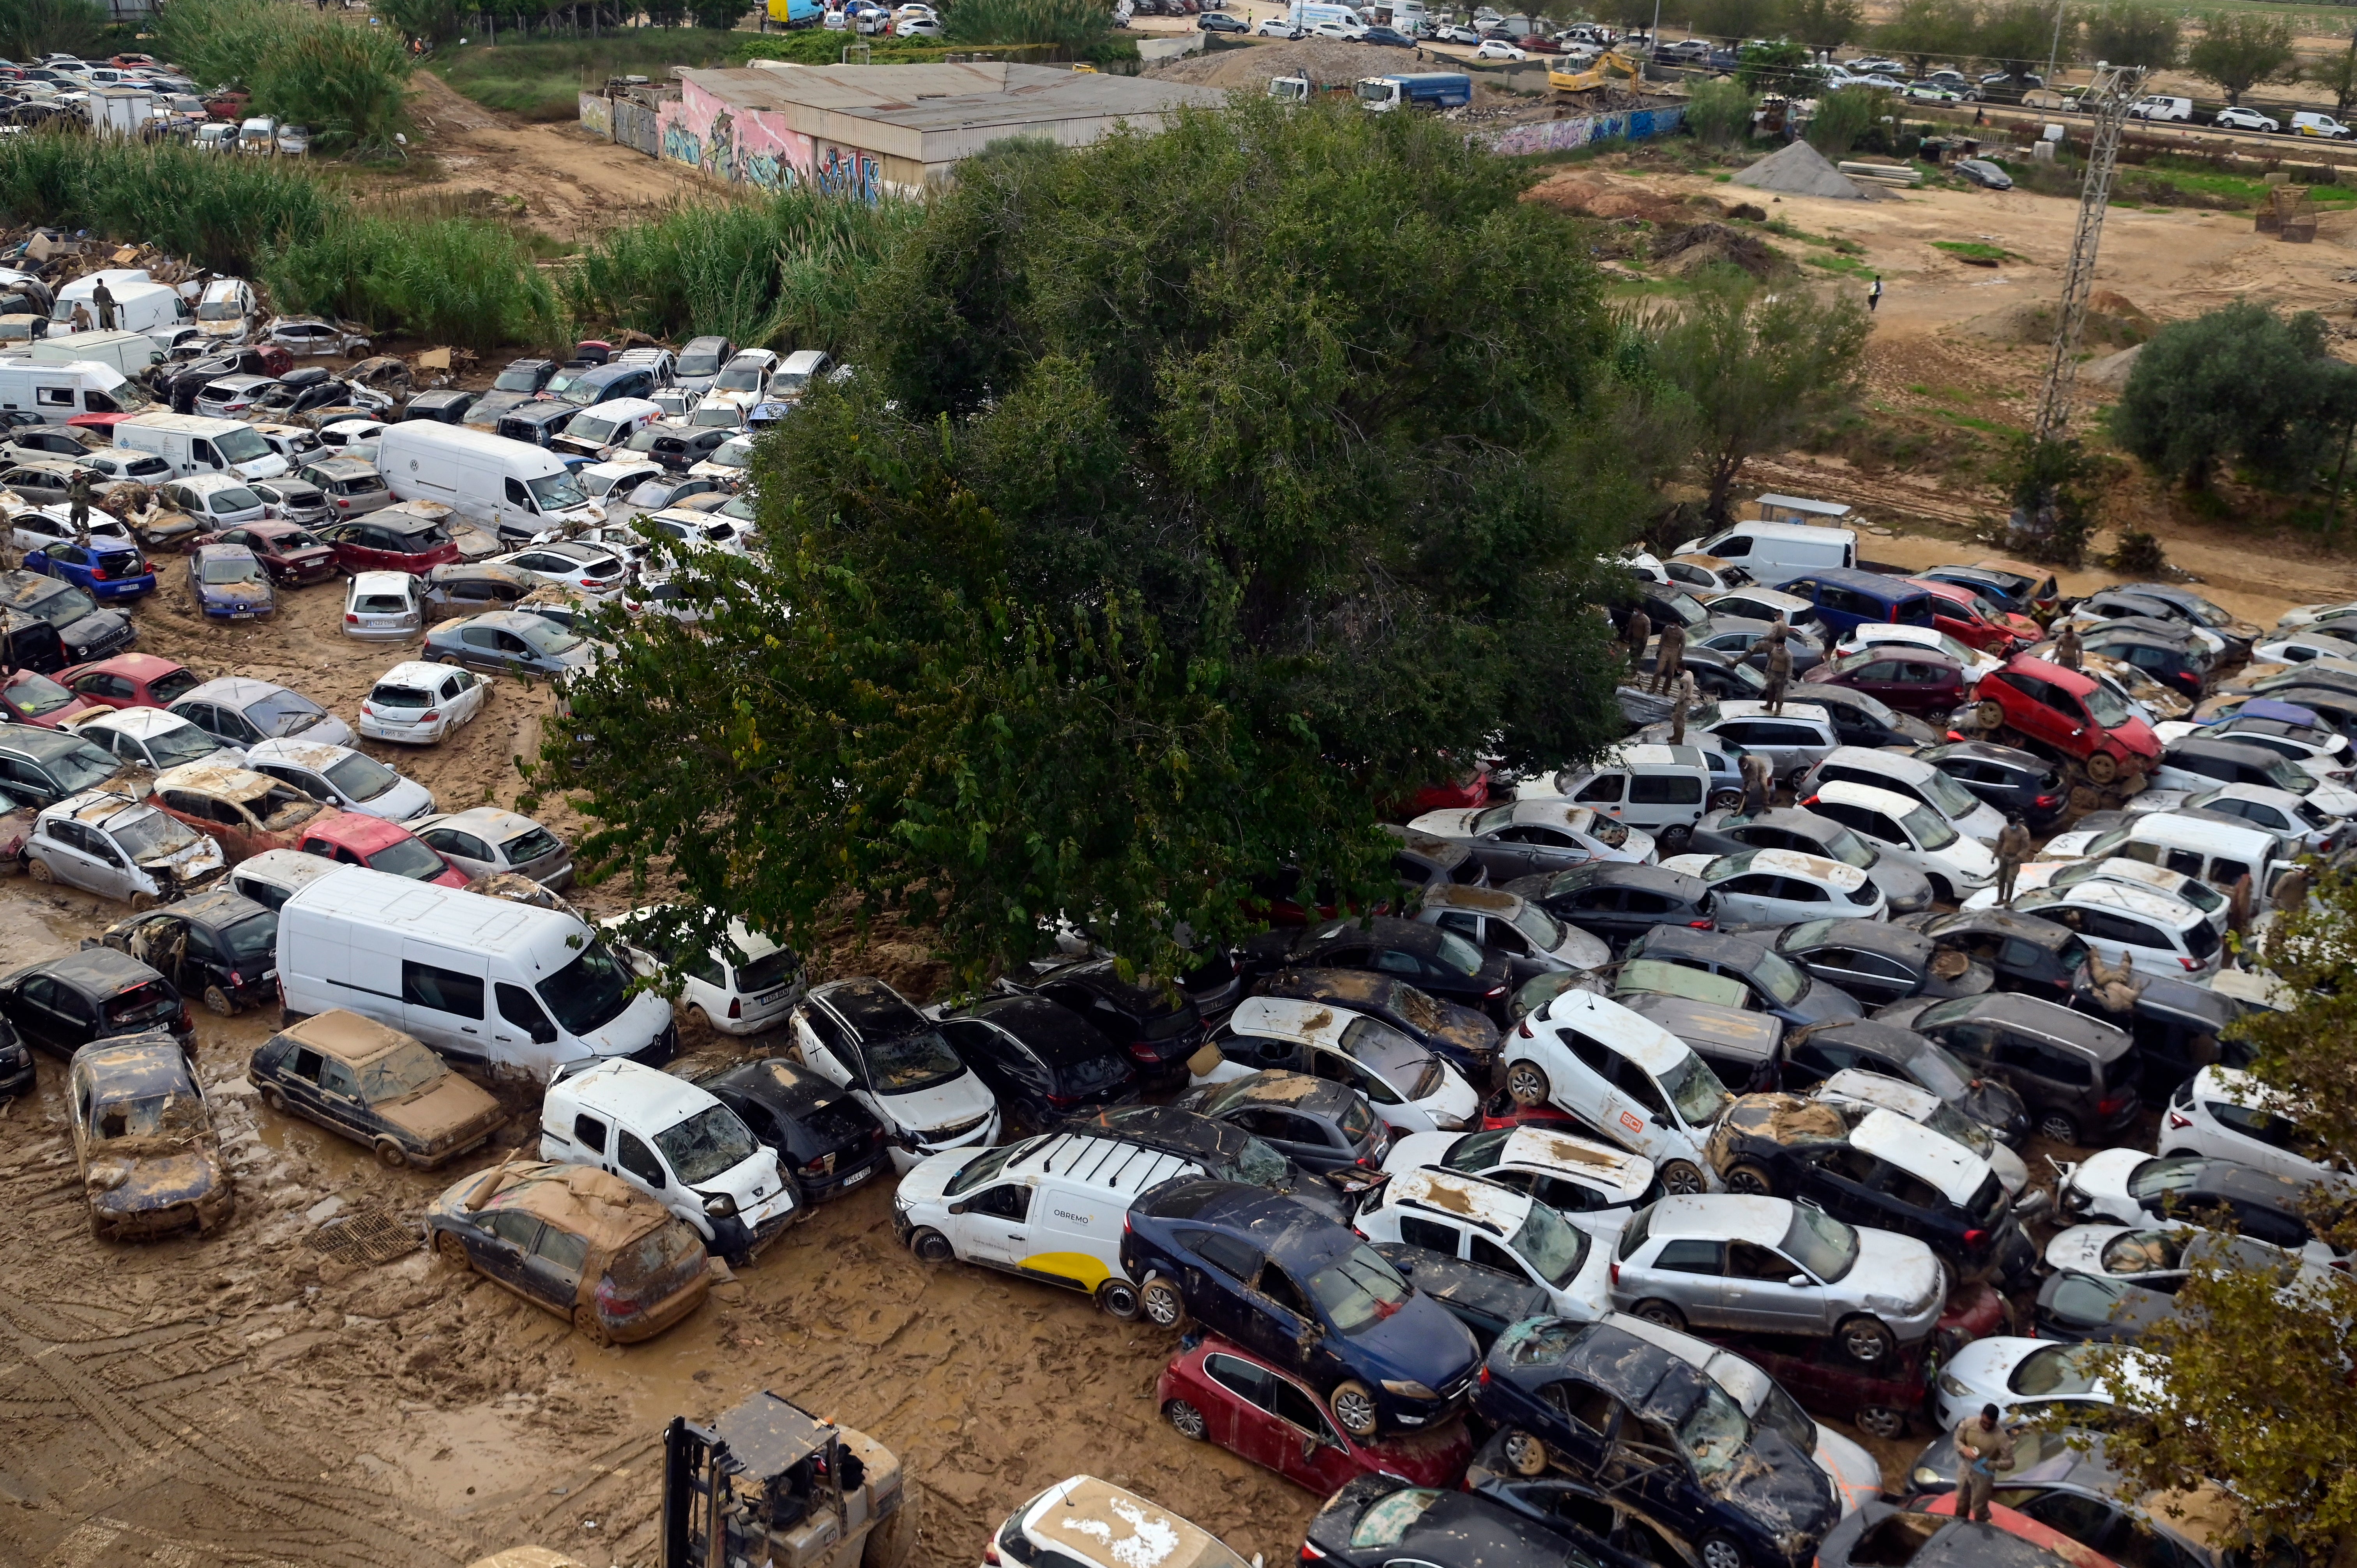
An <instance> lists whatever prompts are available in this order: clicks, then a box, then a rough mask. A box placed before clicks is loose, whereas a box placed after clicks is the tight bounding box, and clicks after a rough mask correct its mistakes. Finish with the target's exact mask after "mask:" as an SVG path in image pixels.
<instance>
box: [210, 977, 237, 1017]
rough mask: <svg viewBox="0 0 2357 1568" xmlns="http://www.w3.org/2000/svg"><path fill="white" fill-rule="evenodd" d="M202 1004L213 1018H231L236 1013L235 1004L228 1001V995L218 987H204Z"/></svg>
mask: <svg viewBox="0 0 2357 1568" xmlns="http://www.w3.org/2000/svg"><path fill="white" fill-rule="evenodd" d="M204 1004H205V1011H206V1012H208V1013H210V1014H212V1015H214V1016H215V1017H220V1018H227V1017H231V1016H233V1015H235V1014H236V1012H237V1004H235V1003H233V1002H231V1000H230V999H229V993H228V992H226V991H223V990H222V989H221V987H220V986H218V985H208V986H206V987H205V994H204Z"/></svg>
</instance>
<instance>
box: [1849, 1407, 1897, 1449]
mask: <svg viewBox="0 0 2357 1568" xmlns="http://www.w3.org/2000/svg"><path fill="white" fill-rule="evenodd" d="M1850 1419H1851V1420H1852V1421H1853V1422H1854V1423H1856V1424H1857V1429H1858V1430H1859V1431H1860V1432H1863V1433H1865V1434H1867V1436H1868V1437H1878V1438H1880V1439H1882V1441H1883V1442H1885V1443H1896V1442H1898V1441H1899V1440H1900V1438H1902V1437H1904V1436H1906V1435H1907V1427H1908V1419H1907V1412H1905V1411H1903V1410H1900V1409H1899V1408H1898V1407H1897V1406H1895V1405H1887V1404H1870V1405H1867V1406H1865V1407H1864V1408H1863V1409H1861V1410H1859V1411H1858V1412H1857V1414H1856V1415H1854V1416H1852V1417H1851V1418H1850Z"/></svg>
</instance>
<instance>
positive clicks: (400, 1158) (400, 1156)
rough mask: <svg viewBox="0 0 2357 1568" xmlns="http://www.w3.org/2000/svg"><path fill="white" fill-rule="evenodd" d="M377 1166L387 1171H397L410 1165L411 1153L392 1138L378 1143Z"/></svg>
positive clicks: (383, 1139)
mask: <svg viewBox="0 0 2357 1568" xmlns="http://www.w3.org/2000/svg"><path fill="white" fill-rule="evenodd" d="M376 1160H377V1164H379V1165H382V1166H384V1168H385V1169H387V1170H392V1171H397V1170H399V1169H401V1168H402V1167H403V1166H404V1165H407V1164H409V1151H408V1150H406V1149H404V1148H403V1147H402V1146H401V1145H400V1144H396V1143H394V1142H393V1140H392V1139H390V1138H379V1139H378V1140H377V1141H376Z"/></svg>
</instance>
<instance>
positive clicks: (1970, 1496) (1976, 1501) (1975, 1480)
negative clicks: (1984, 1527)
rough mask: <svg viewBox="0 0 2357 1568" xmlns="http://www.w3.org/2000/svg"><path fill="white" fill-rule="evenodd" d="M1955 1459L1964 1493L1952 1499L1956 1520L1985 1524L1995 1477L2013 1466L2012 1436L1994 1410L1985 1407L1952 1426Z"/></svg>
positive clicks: (1989, 1406)
mask: <svg viewBox="0 0 2357 1568" xmlns="http://www.w3.org/2000/svg"><path fill="white" fill-rule="evenodd" d="M1956 1457H1957V1458H1958V1459H1959V1460H1961V1461H1962V1462H1963V1473H1962V1474H1961V1475H1960V1476H1959V1477H1957V1479H1958V1480H1959V1481H1960V1482H1961V1483H1962V1486H1963V1489H1964V1495H1963V1496H1962V1497H1960V1498H1957V1499H1956V1517H1957V1518H1958V1519H1969V1520H1976V1521H1978V1522H1979V1523H1982V1524H1986V1523H1987V1522H1988V1521H1989V1493H1990V1492H1991V1491H1993V1490H1994V1489H1995V1488H1996V1473H1997V1472H1998V1471H1999V1470H2001V1469H2006V1468H2009V1467H2010V1466H2012V1464H2013V1434H2012V1433H2010V1432H2007V1430H2006V1429H2005V1423H2004V1422H2003V1421H2002V1420H2000V1419H1999V1418H1998V1415H1997V1409H1996V1406H1995V1405H1993V1404H1985V1405H1983V1406H1981V1412H1980V1414H1978V1415H1968V1416H1966V1417H1965V1418H1964V1420H1963V1421H1961V1422H1958V1423H1956Z"/></svg>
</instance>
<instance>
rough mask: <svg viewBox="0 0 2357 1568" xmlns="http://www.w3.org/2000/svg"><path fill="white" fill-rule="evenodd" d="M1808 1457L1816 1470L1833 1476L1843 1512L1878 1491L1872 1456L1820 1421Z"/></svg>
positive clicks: (1877, 1473)
mask: <svg viewBox="0 0 2357 1568" xmlns="http://www.w3.org/2000/svg"><path fill="white" fill-rule="evenodd" d="M1812 1457H1813V1458H1814V1459H1815V1460H1816V1462H1817V1468H1818V1469H1820V1470H1823V1471H1824V1473H1825V1474H1826V1475H1828V1476H1830V1477H1833V1483H1834V1489H1835V1491H1838V1492H1839V1493H1840V1494H1841V1511H1842V1512H1843V1513H1844V1514H1852V1513H1856V1512H1857V1506H1858V1504H1860V1503H1862V1502H1865V1501H1866V1500H1867V1498H1873V1497H1876V1496H1878V1495H1879V1494H1880V1493H1881V1491H1882V1466H1880V1465H1878V1464H1876V1463H1875V1459H1874V1455H1871V1454H1868V1453H1867V1451H1866V1450H1865V1448H1864V1447H1862V1446H1860V1445H1859V1444H1856V1443H1853V1442H1851V1441H1850V1440H1849V1439H1848V1438H1846V1437H1844V1436H1843V1435H1842V1434H1840V1433H1838V1432H1835V1430H1833V1428H1831V1427H1829V1426H1827V1425H1825V1424H1824V1423H1823V1422H1819V1423H1817V1451H1816V1453H1815V1454H1814V1455H1812Z"/></svg>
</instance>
